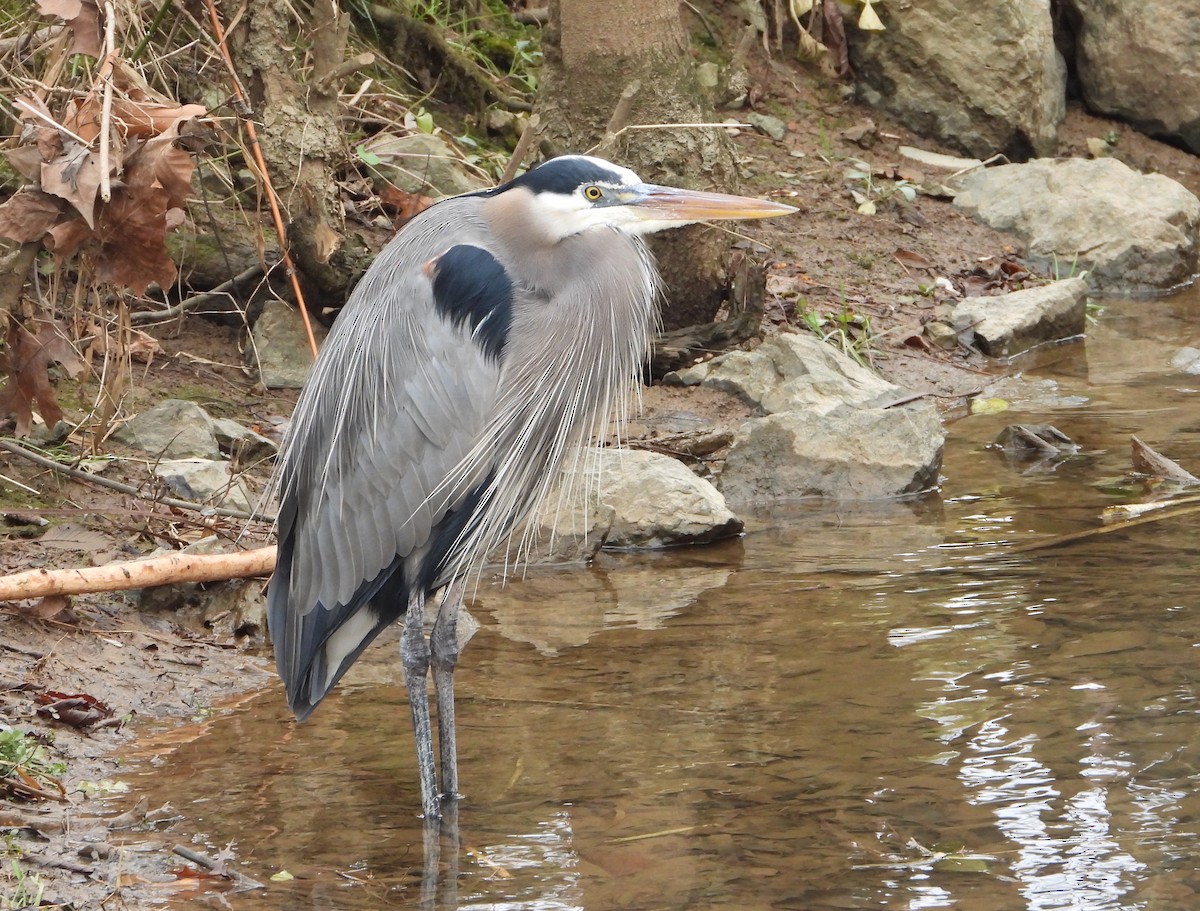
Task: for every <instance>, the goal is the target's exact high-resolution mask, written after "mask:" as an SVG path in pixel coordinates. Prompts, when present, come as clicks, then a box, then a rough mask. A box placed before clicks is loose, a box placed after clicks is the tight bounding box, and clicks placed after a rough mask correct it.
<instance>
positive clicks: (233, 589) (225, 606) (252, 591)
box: [200, 579, 267, 645]
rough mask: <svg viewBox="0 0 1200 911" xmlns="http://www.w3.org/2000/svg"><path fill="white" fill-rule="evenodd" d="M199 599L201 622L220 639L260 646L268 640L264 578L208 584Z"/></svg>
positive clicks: (237, 643)
mask: <svg viewBox="0 0 1200 911" xmlns="http://www.w3.org/2000/svg"><path fill="white" fill-rule="evenodd" d="M200 600H201V605H202V612H203V613H202V622H203V624H204V626H205V627H207V628H208V629H210V630H212V631H213V633H214V634H215V637H216V640H217V642H221V643H225V644H228V645H239V644H241V645H250V644H259V645H261V644H262V643H263V642H265V641H266V640H267V599H266V598H265V597H264V596H263V583H262V580H261V579H230V580H226V581H224V582H217V583H209V584H208V585H206V586H205V587H204V592H203V595H202V596H201V598H200Z"/></svg>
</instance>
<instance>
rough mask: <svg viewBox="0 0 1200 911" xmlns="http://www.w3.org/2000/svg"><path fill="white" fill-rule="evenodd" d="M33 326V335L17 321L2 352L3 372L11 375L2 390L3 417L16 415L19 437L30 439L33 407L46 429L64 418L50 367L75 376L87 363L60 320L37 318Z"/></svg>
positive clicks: (0, 360) (32, 321)
mask: <svg viewBox="0 0 1200 911" xmlns="http://www.w3.org/2000/svg"><path fill="white" fill-rule="evenodd" d="M30 325H31V326H33V327H34V328H35V329H37V330H38V331H37V334H36V335H35V334H33V333H32V332H30V331H29V330H28V329H27V328H25V327H24V326H22V325H21V324H20V323H18V322H17V321H16V320H13V321H12V323H11V325H10V327H9V330H8V346H7V347H6V348H5V349H4V351H3V352H0V370H3V372H5V373H7V374H8V383H7V384H6V385H5V386H4V388H2V389H0V414H6V415H12V416H13V418H14V419H15V421H16V435H17V436H28V435H29V432H30V431H31V430H32V429H33V407H34V405H35V404H36V406H37V410H38V413H39V414H40V415H41V416H42V420H44V421H45V422H46V426H48V427H53V426H54V425H55V424H57V423H58V422H59V421H61V420H62V418H63V411H62V408H61V407H60V406H59V404H58V397H57V396H56V395H55V394H54V385H53V384H52V383H51V382H50V365H51V364H52V363H60V364H62V366H63V369H64V370H66V371H67V372H68V373H69V374H70V375H71V376H77V375H78V374H79V372H80V371H81V370H82V369H83V360H82V359H81V358H80V357H79V355H78V353H77V352H76V351H75V348H74V346H73V345H72V344H71V341H70V339H69V338H67V335H66V332H65V331H64V329H63V328H62V325H61V324H60V323H59V322H58V321H57V320H48V319H36V320H31V321H30Z"/></svg>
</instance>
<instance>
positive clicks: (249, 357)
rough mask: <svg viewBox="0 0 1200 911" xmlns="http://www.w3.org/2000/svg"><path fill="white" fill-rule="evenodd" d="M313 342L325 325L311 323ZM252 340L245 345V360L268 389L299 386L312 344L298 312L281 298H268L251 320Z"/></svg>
mask: <svg viewBox="0 0 1200 911" xmlns="http://www.w3.org/2000/svg"><path fill="white" fill-rule="evenodd" d="M313 334H314V335H315V336H316V339H317V343H318V344H319V343H320V342H321V340H322V339H323V338H324V337H325V334H326V333H325V328H324V327H323V326H321V325H320V324H319V323H314V325H313ZM252 336H253V339H254V344H253V345H249V346H248V347H247V348H246V361H247V363H249V364H250V365H251V366H253V367H255V368H256V369H257V370H258V379H259V382H261V383H262V384H263V385H264V386H266V387H267V388H268V389H299V388H300V387H301V386H303V385H304V380H305V379H306V378H307V377H308V371H309V370H310V369H311V368H312V364H313V356H312V348H311V347H310V346H309V344H308V333H307V332H305V329H304V318H303V317H302V316H301V315H300V312H299V311H298V310H297V309H296V308H295V307H292V306H289V305H288V304H286V303H284V302H283V301H281V300H270V301H268V302H267V304H266V306H264V307H263V311H262V314H261V315H260V316H259V318H258V319H257V320H256V321H255V323H254V331H253V333H252Z"/></svg>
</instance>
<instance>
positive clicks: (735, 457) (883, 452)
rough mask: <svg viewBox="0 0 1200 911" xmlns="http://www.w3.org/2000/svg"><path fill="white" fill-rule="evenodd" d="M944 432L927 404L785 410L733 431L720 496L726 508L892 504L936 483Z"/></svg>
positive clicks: (747, 423) (748, 422)
mask: <svg viewBox="0 0 1200 911" xmlns="http://www.w3.org/2000/svg"><path fill="white" fill-rule="evenodd" d="M944 441H945V431H944V430H943V428H942V422H941V420H940V419H939V418H938V415H937V411H936V410H935V409H934V408H933V407H932V406H931V405H926V404H923V403H922V404H917V405H911V406H903V407H899V408H843V409H840V410H838V411H834V412H831V413H829V414H825V415H821V414H817V413H816V412H813V411H791V412H785V413H783V414H773V415H768V416H767V417H764V418H755V419H752V420H750V421H747V422H746V423H745V424H743V425H742V427H741V429H739V430H738V433H737V436H736V437H735V438H734V441H733V445H732V446H731V447H730V449H729V455H728V457H727V458H726V459H725V469H724V471H723V472H722V473H721V479H720V488H721V492H722V493H724V494H725V496H726V497H727V498H728V499H729V501H730V502H731V503H735V504H737V503H753V502H759V503H761V502H771V501H775V500H786V499H791V498H796V497H814V496H816V497H830V498H834V499H845V500H861V499H878V498H882V497H894V496H899V495H901V494H906V493H915V492H917V491H921V490H926V489H929V488H931V487H933V486H935V485H936V484H937V478H938V469H939V467H940V466H941V463H942V444H943V442H944Z"/></svg>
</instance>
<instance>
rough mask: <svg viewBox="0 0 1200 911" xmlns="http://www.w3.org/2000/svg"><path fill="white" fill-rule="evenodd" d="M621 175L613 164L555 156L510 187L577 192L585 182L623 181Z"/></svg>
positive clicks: (544, 191)
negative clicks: (608, 165)
mask: <svg viewBox="0 0 1200 911" xmlns="http://www.w3.org/2000/svg"><path fill="white" fill-rule="evenodd" d="M620 182H621V174H620V173H618V172H617V171H616V170H614V169H612V168H611V167H604V166H603V165H600V164H597V163H596V162H595V161H593V160H591V159H587V158H579V157H576V156H566V157H563V158H551V159H550V160H549V161H547V162H545V163H544V164H540V165H538V166H537V167H536V168H534V169H533V170H531V171H526V172H525V173H524V174H522V175H521V176H520V177H518V178H516V179H515V180H514V181H512V183H510V184H508V185H507V187H506V188H505V189H507V188H511V187H525V188H526V189H528V190H532V191H533V192H534V193H566V194H570V193H574V192H575V191H576V190H577V189H579V187H581V186H582V185H583V184H585V183H620Z"/></svg>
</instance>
